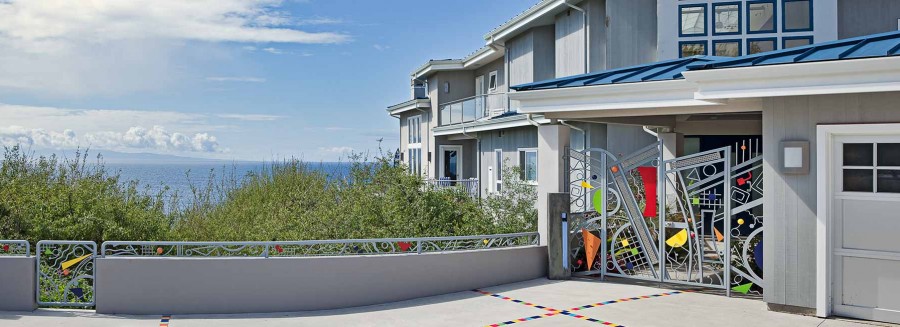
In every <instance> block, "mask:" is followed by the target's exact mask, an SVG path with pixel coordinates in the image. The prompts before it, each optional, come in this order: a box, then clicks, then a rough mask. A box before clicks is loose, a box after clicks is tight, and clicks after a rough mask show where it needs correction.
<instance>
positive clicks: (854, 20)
mask: <svg viewBox="0 0 900 327" xmlns="http://www.w3.org/2000/svg"><path fill="white" fill-rule="evenodd" d="M837 12H838V37H839V38H841V39H845V38H850V37H855V36H863V35H869V34H875V33H884V32H890V31H896V30H897V20H898V19H900V1H897V0H865V1H859V0H838V11H837Z"/></svg>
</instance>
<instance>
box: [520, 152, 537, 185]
mask: <svg viewBox="0 0 900 327" xmlns="http://www.w3.org/2000/svg"><path fill="white" fill-rule="evenodd" d="M523 153H525V154H526V155H527V154H528V153H534V157H535V159H537V158H538V149H537V148H518V149H516V154H517V156H516V161H518V165H519V169H522V177H523V178H521V179H522V182H523V183H525V184H530V185H537V182H538V181H537V178H538V172H539V170H538V169H540V166H539V165H538V161H535V162H534V164H535V165H538V167H534V180H533V181H529V180H526V179H525V178H524V177H525V176H527V175H528V174H527V173H526V172H525V163H523V162H522V154H523Z"/></svg>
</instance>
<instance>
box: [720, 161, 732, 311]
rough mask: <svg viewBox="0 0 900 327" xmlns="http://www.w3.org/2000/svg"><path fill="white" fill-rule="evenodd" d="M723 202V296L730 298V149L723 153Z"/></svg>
mask: <svg viewBox="0 0 900 327" xmlns="http://www.w3.org/2000/svg"><path fill="white" fill-rule="evenodd" d="M722 193H724V194H722V195H723V196H722V200H723V201H725V203H724V207H725V213H724V217H723V218H725V267H724V268H725V283H724V284H725V285H724V286H725V295H726V296H728V297H731V235H732V233H731V147H730V146H729V147H728V150H727V151H725V182H724V183H722Z"/></svg>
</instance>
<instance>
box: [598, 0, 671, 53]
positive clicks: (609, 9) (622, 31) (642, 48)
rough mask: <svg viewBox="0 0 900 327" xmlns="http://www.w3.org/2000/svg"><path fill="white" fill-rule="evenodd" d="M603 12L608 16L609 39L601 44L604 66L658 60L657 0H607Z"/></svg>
mask: <svg viewBox="0 0 900 327" xmlns="http://www.w3.org/2000/svg"><path fill="white" fill-rule="evenodd" d="M606 15H607V16H608V17H609V28H608V29H609V30H608V32H607V33H608V34H609V36H608V38H609V41H608V44H607V46H606V47H604V50H605V51H606V58H607V62H606V69H615V68H621V67H627V66H633V65H638V64H643V63H648V62H654V61H656V60H657V59H656V55H657V51H656V46H657V42H656V37H657V27H656V24H657V19H656V0H629V1H607V2H606ZM592 26H595V25H592ZM591 33H593V31H591Z"/></svg>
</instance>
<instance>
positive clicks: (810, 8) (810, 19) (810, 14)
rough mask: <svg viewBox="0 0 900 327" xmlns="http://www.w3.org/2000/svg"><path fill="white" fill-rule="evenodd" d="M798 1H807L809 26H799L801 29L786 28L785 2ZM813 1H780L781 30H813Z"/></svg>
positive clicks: (796, 0) (792, 0) (793, 0)
mask: <svg viewBox="0 0 900 327" xmlns="http://www.w3.org/2000/svg"><path fill="white" fill-rule="evenodd" d="M800 1H808V2H809V27H807V28H801V29H788V28H787V15H785V13H787V10H786V9H787V4H788V2H800ZM814 2H815V1H813V0H782V1H781V13H782V14H781V31H782V32H811V31H812V30H813V25H814V24H815V21H816V19H815V16H813V7H815V4H814Z"/></svg>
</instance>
